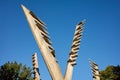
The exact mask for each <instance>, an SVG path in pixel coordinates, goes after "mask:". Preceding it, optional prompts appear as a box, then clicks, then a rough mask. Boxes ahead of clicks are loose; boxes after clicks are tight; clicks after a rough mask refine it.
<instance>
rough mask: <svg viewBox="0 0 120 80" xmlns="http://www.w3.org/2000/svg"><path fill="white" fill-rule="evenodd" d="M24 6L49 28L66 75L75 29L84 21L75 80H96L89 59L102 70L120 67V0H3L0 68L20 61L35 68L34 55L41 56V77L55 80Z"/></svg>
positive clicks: (0, 4) (0, 19)
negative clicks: (23, 8)
mask: <svg viewBox="0 0 120 80" xmlns="http://www.w3.org/2000/svg"><path fill="white" fill-rule="evenodd" d="M21 4H23V5H24V6H26V7H27V8H28V9H29V10H32V11H33V12H34V13H35V14H36V15H37V16H38V17H39V18H40V19H41V20H42V21H43V22H44V23H46V24H47V27H48V32H49V33H50V37H51V41H52V44H53V47H54V48H55V51H56V57H57V60H58V61H59V65H60V68H61V70H62V73H63V75H64V74H65V70H66V65H67V60H68V56H69V55H68V54H69V51H70V46H71V43H72V39H73V34H74V31H75V25H76V24H77V23H79V22H80V21H82V20H83V19H86V24H85V26H84V32H83V36H82V42H81V45H80V51H79V53H78V54H79V56H78V59H77V65H76V66H75V67H74V72H73V80H92V73H91V70H90V65H89V62H88V59H89V58H91V59H92V60H94V61H95V62H96V63H97V64H98V65H99V69H100V70H103V69H105V67H106V66H108V65H115V66H116V65H120V0H1V1H0V65H3V64H4V63H6V62H7V61H17V62H18V63H22V64H26V65H27V66H28V67H31V68H32V54H33V53H34V52H37V53H38V61H39V68H40V74H41V75H40V76H41V78H42V79H43V80H51V77H50V75H49V72H48V71H47V68H46V65H45V63H44V61H43V58H42V57H41V53H40V51H39V48H38V46H37V44H36V42H35V40H34V37H33V34H32V32H31V30H30V27H29V25H28V22H27V20H26V18H25V15H24V13H23V11H22V9H21Z"/></svg>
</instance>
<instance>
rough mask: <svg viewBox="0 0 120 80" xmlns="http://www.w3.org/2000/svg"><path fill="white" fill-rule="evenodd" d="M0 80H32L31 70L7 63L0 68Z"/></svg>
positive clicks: (20, 65) (13, 63)
mask: <svg viewBox="0 0 120 80" xmlns="http://www.w3.org/2000/svg"><path fill="white" fill-rule="evenodd" d="M0 80H33V79H32V76H31V69H30V68H29V67H26V65H23V66H22V64H18V63H17V62H11V63H10V62H7V63H5V64H4V65H2V66H0Z"/></svg>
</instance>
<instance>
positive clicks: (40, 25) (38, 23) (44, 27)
mask: <svg viewBox="0 0 120 80" xmlns="http://www.w3.org/2000/svg"><path fill="white" fill-rule="evenodd" d="M34 21H35V23H36V24H37V25H38V27H42V28H43V29H45V30H47V27H46V26H44V25H42V24H41V23H40V22H38V21H37V20H34Z"/></svg>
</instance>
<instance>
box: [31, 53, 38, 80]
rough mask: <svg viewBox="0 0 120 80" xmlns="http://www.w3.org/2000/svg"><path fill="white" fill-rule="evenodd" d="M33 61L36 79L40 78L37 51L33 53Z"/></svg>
mask: <svg viewBox="0 0 120 80" xmlns="http://www.w3.org/2000/svg"><path fill="white" fill-rule="evenodd" d="M32 63H33V74H34V80H40V73H39V67H38V60H37V53H34V54H33V55H32Z"/></svg>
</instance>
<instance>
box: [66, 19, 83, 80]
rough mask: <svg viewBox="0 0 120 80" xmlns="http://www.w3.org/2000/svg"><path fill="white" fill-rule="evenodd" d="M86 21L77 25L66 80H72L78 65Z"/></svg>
mask: <svg viewBox="0 0 120 80" xmlns="http://www.w3.org/2000/svg"><path fill="white" fill-rule="evenodd" d="M84 23H85V22H84V21H82V22H80V23H79V24H78V25H77V26H76V30H75V33H74V38H73V42H72V46H71V50H70V54H69V59H68V63H67V68H66V73H65V76H64V80H72V73H73V67H74V65H76V59H77V56H78V51H79V47H80V41H81V37H82V32H83V25H84Z"/></svg>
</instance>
